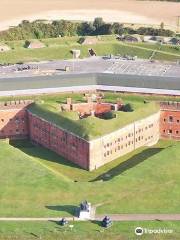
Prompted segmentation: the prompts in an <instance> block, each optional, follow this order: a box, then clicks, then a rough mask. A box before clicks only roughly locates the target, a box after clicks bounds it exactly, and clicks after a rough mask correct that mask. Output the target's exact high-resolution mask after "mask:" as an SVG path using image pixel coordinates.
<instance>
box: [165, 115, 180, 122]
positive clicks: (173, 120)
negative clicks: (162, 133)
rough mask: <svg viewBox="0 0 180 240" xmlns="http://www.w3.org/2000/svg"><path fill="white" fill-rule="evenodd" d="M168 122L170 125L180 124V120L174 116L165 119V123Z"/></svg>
mask: <svg viewBox="0 0 180 240" xmlns="http://www.w3.org/2000/svg"><path fill="white" fill-rule="evenodd" d="M166 121H168V122H169V123H172V122H176V123H180V120H179V119H176V120H175V119H174V118H173V116H169V117H168V119H166V118H164V122H166Z"/></svg>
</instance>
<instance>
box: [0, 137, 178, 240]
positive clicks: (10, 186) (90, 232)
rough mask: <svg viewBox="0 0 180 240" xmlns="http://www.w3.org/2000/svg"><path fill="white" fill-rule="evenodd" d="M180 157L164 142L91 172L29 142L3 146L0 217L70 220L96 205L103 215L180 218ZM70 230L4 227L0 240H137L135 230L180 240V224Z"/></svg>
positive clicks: (84, 226)
mask: <svg viewBox="0 0 180 240" xmlns="http://www.w3.org/2000/svg"><path fill="white" fill-rule="evenodd" d="M179 156H180V143H179V142H171V141H160V142H159V143H158V144H157V145H156V146H153V147H151V148H141V149H139V150H136V151H135V152H133V153H130V154H127V155H125V156H124V157H121V158H119V159H117V160H115V161H113V162H111V163H109V164H107V165H105V166H103V167H101V168H99V169H98V170H96V171H93V172H87V171H85V170H83V169H81V168H79V167H77V166H75V165H73V164H71V163H68V162H67V161H66V160H65V159H63V158H61V157H60V156H58V155H56V154H55V153H53V152H51V151H49V150H46V149H44V148H41V147H37V146H33V145H31V144H30V143H29V142H28V141H23V142H21V141H20V142H12V143H10V144H9V143H8V142H6V141H0V182H1V188H0V217H13V216H14V217H15V216H16V217H17V216H18V217H50V216H51V217H53V216H56V217H58V216H70V215H73V214H74V212H75V208H76V206H77V205H78V204H79V202H81V201H82V200H83V199H88V200H89V201H90V202H92V204H93V205H98V207H97V213H101V214H108V213H109V214H110V213H179V212H180V207H179V201H180V192H179V185H180V177H179V176H180V170H179ZM107 173H108V177H106V176H107ZM75 180H76V182H75ZM72 224H73V225H74V230H73V231H72V232H71V231H69V230H67V231H65V230H64V229H62V228H61V227H60V226H58V225H57V224H56V223H53V222H49V223H13V222H2V223H1V224H0V239H3V240H5V239H14V238H13V237H14V236H16V238H18V239H20V240H21V239H23V240H24V239H34V238H40V237H39V236H44V237H43V239H62V238H63V239H109V238H112V239H128V240H129V239H137V238H136V237H135V235H134V229H135V227H137V226H143V227H148V228H158V227H161V228H164V227H166V228H168V229H173V230H174V233H173V234H171V235H168V234H167V235H164V236H162V235H161V236H159V238H158V236H157V237H156V236H153V238H152V236H150V235H145V236H144V237H143V238H141V239H178V238H177V236H180V232H179V229H180V225H179V222H163V221H162V222H158V221H155V222H122V223H121V222H120V223H114V225H113V227H112V228H111V229H109V230H107V231H103V230H102V228H101V227H100V226H99V223H98V222H92V223H91V222H89V223H72ZM72 236H73V238H72Z"/></svg>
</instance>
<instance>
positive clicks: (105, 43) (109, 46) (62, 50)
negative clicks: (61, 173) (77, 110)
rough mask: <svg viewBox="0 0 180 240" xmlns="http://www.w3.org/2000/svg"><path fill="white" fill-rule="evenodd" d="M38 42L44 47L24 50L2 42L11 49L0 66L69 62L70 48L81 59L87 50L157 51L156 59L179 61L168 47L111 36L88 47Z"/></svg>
mask: <svg viewBox="0 0 180 240" xmlns="http://www.w3.org/2000/svg"><path fill="white" fill-rule="evenodd" d="M41 41H42V42H43V43H45V45H46V47H45V48H43V49H25V48H24V44H25V41H9V42H6V44H8V45H9V46H10V47H11V49H12V50H11V51H9V52H4V53H1V54H0V63H17V62H29V61H43V60H56V59H70V58H72V54H71V50H72V49H74V48H75V49H76V48H77V49H80V50H81V58H84V57H88V48H89V47H92V48H93V49H94V50H95V52H96V53H97V55H100V56H101V55H106V54H113V55H117V54H120V55H125V54H127V55H132V56H138V57H139V58H144V59H147V58H149V57H150V56H151V55H152V52H153V51H154V50H155V49H157V50H160V51H161V52H159V53H158V54H157V55H156V56H155V59H157V60H167V61H176V60H179V59H180V51H179V48H177V49H175V48H173V47H170V46H161V48H160V47H159V45H158V44H149V43H138V44H136V43H132V44H128V43H126V44H124V43H122V42H118V41H117V40H116V39H115V36H113V35H112V36H111V35H110V36H101V40H100V41H99V43H98V44H96V45H90V46H85V45H81V44H79V42H78V41H79V37H64V38H52V39H42V40H41ZM159 48H160V49H159Z"/></svg>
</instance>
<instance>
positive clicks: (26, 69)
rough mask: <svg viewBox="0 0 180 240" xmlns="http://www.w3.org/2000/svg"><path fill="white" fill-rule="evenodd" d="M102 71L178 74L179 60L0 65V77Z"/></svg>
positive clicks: (161, 74) (84, 61)
mask: <svg viewBox="0 0 180 240" xmlns="http://www.w3.org/2000/svg"><path fill="white" fill-rule="evenodd" d="M67 69H68V70H67ZM103 72H104V73H113V74H128V75H143V76H168V77H180V64H179V65H178V64H175V63H174V64H173V63H172V64H170V63H160V62H150V61H148V60H123V59H116V58H108V59H104V58H102V57H91V58H87V59H77V60H57V61H47V62H37V63H26V64H14V65H7V66H0V78H10V77H31V76H43V75H59V74H60V75H61V74H65V73H103Z"/></svg>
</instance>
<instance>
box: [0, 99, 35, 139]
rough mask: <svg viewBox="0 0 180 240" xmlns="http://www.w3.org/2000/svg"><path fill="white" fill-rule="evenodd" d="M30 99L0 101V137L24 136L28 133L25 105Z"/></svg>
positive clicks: (29, 102)
mask: <svg viewBox="0 0 180 240" xmlns="http://www.w3.org/2000/svg"><path fill="white" fill-rule="evenodd" d="M31 103H32V101H22V100H21V101H11V102H4V103H0V139H3V138H9V139H14V138H15V139H17V138H25V137H28V135H29V127H28V114H27V109H26V108H27V106H28V105H29V104H31Z"/></svg>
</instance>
